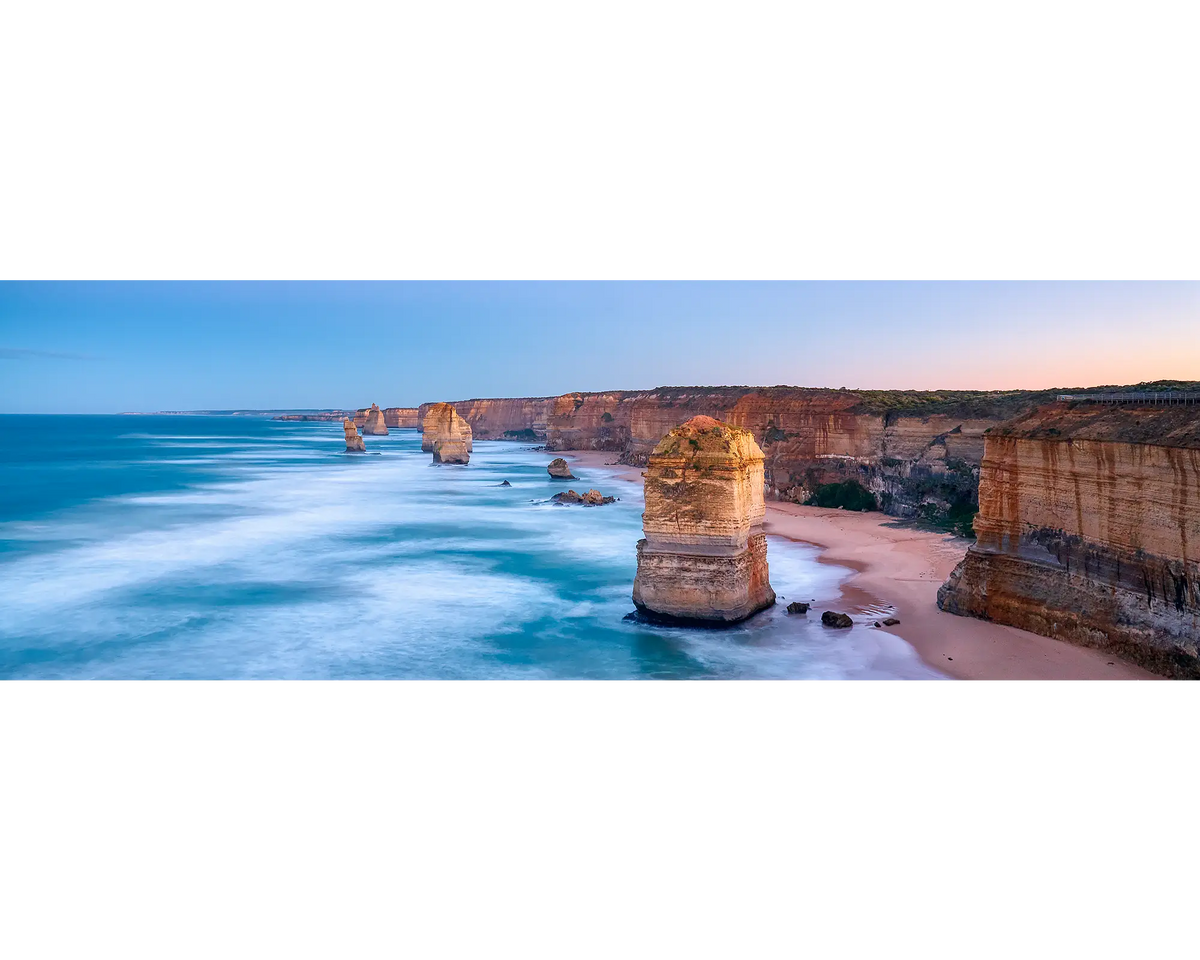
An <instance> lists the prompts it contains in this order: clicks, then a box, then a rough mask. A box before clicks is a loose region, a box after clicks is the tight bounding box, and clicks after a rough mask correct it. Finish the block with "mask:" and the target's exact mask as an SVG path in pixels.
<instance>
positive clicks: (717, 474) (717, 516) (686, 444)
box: [633, 416, 775, 624]
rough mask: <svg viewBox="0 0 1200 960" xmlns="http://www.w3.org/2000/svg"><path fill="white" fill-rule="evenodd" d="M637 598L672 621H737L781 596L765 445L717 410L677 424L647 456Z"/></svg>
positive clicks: (650, 612) (642, 607) (642, 608)
mask: <svg viewBox="0 0 1200 960" xmlns="http://www.w3.org/2000/svg"><path fill="white" fill-rule="evenodd" d="M645 495H646V510H645V513H644V514H643V515H642V529H643V530H644V532H645V534H646V536H645V539H643V540H640V541H639V542H638V546H637V556H638V567H637V577H636V579H635V580H634V585H633V602H634V604H635V605H636V606H637V608H638V610H639V612H641V613H642V614H643V615H645V616H649V617H651V618H655V619H662V620H667V621H682V622H689V621H695V622H704V623H718V624H719V623H734V622H737V621H739V620H744V619H745V618H746V617H749V616H751V615H752V614H754V613H756V612H758V611H759V610H762V609H763V608H765V607H768V606H770V605H771V604H773V603H774V602H775V592H774V591H773V590H772V589H771V584H770V580H769V577H768V570H767V543H766V538H765V537H764V536H763V533H762V521H763V515H764V513H765V510H766V507H765V504H764V502H763V454H762V450H760V449H759V447H758V444H757V443H755V442H754V438H753V437H752V436H751V435H750V433H749V432H747V431H745V430H741V429H739V428H737V427H734V426H731V425H729V424H727V423H721V422H719V421H717V420H714V419H712V418H711V417H705V416H698V417H693V418H692V419H690V420H688V421H687V422H686V423H684V424H682V425H680V426H677V427H675V428H673V429H672V430H671V431H670V433H668V434H667V436H666V437H664V438H663V439H662V440H661V441H660V442H659V443H658V445H657V446H656V447H655V448H654V451H653V453H652V454H651V456H650V457H649V461H648V465H647V470H646V481H645Z"/></svg>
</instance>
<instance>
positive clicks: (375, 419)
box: [362, 403, 388, 437]
mask: <svg viewBox="0 0 1200 960" xmlns="http://www.w3.org/2000/svg"><path fill="white" fill-rule="evenodd" d="M362 432H363V434H364V435H366V436H368V437H386V436H387V432H388V428H387V424H386V423H384V421H383V411H382V410H380V409H379V404H377V403H373V404H371V406H370V407H368V408H367V416H366V418H365V419H364V420H363V426H362Z"/></svg>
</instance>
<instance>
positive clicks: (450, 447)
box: [421, 403, 471, 463]
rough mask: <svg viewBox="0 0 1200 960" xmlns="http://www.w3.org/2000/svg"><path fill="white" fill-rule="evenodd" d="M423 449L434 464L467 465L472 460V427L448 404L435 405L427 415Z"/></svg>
mask: <svg viewBox="0 0 1200 960" xmlns="http://www.w3.org/2000/svg"><path fill="white" fill-rule="evenodd" d="M422 426H423V429H424V433H423V435H422V437H421V449H422V450H423V451H424V452H425V453H430V452H432V453H433V462H434V463H467V462H468V461H469V460H470V459H471V425H470V424H469V423H467V421H466V420H464V419H463V418H462V417H460V416H459V415H458V411H456V410H455V409H454V407H452V406H451V405H450V404H448V403H435V404H434V405H433V406H432V407H430V408H429V412H428V413H427V414H425V422H424V424H423V425H422Z"/></svg>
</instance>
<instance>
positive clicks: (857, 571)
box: [563, 451, 1161, 680]
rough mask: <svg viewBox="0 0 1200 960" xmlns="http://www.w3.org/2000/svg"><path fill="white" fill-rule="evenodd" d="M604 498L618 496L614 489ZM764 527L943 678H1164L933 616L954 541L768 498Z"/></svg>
mask: <svg viewBox="0 0 1200 960" xmlns="http://www.w3.org/2000/svg"><path fill="white" fill-rule="evenodd" d="M563 456H565V457H566V458H567V459H568V460H569V461H574V462H577V463H578V464H579V465H580V469H581V470H582V469H585V468H587V467H600V466H603V467H605V468H606V469H609V470H614V471H616V474H617V476H618V478H619V479H621V480H624V481H628V482H634V483H638V482H641V470H640V469H638V468H636V467H628V466H624V465H622V464H617V463H615V460H616V454H613V453H604V452H592V451H579V452H572V453H564V454H563ZM581 482H582V481H581ZM584 488H586V484H585V487H584ZM601 492H602V493H605V494H616V495H617V496H620V491H619V490H615V491H614V490H602V491H601ZM764 529H765V531H766V532H767V533H770V534H774V535H776V536H781V537H788V538H789V539H792V540H798V541H801V542H803V543H810V544H813V545H814V546H818V547H821V548H822V550H823V553H822V554H821V562H822V563H833V564H837V565H839V566H843V567H848V568H849V569H851V570H853V571H854V573H853V575H852V576H851V577H850V578H849V579H848V580H846V581H845V583H844V584H843V585H842V600H841V603H842V604H843V605H844V608H845V611H846V612H847V613H855V612H858V611H862V610H864V609H866V608H867V607H870V606H878V605H885V606H891V607H893V608H894V609H895V610H896V613H895V616H896V618H897V619H898V620H899V621H900V623H899V625H898V626H894V627H883V628H880V629H885V630H888V631H889V632H892V633H895V634H896V635H897V636H900V637H902V638H903V639H904V640H906V641H907V642H908V643H910V644H912V646H913V647H914V648H915V649H916V651H917V653H919V654H920V655H921V657H922V659H924V660H925V662H926V663H928V664H929V665H930V666H933V667H935V668H936V669H938V670H940V671H942V672H943V673H945V674H948V675H949V676H952V677H957V678H959V679H962V680H1157V679H1161V678H1160V677H1157V676H1156V675H1154V674H1152V673H1149V672H1147V671H1145V670H1143V669H1141V668H1140V667H1136V666H1134V665H1133V664H1130V663H1127V662H1125V661H1124V660H1121V659H1118V658H1116V657H1113V656H1110V655H1107V654H1103V653H1099V652H1097V651H1095V650H1088V649H1085V648H1083V647H1076V646H1072V645H1071V644H1069V643H1063V642H1062V641H1061V640H1054V639H1051V638H1050V637H1042V636H1038V635H1037V634H1034V633H1028V632H1027V631H1025V630H1018V629H1016V628H1015V627H1005V626H1001V625H999V624H995V623H987V622H986V621H983V620H974V619H972V618H970V617H958V616H954V615H953V614H950V613H945V612H943V611H941V610H939V609H938V607H937V590H938V587H939V586H941V584H942V583H943V582H944V581H945V579H946V578H947V577H948V576H949V575H950V571H951V570H953V569H954V567H955V565H956V564H957V563H958V561H959V560H961V559H962V557H963V554H964V553H965V552H966V549H967V541H966V540H964V539H962V538H961V537H955V536H951V535H949V534H943V533H934V532H929V531H924V530H916V529H913V528H912V527H909V526H905V525H901V524H897V522H896V521H895V519H894V518H892V517H888V516H885V515H884V514H882V513H854V512H850V511H846V510H826V509H822V508H821V507H803V506H799V505H798V504H792V503H776V502H773V501H768V502H767V518H766V523H765V525H764ZM854 629H876V628H874V627H865V628H864V627H855V628H854Z"/></svg>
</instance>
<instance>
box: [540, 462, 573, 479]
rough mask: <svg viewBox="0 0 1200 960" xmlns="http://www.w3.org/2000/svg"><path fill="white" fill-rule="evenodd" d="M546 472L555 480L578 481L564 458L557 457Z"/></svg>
mask: <svg viewBox="0 0 1200 960" xmlns="http://www.w3.org/2000/svg"><path fill="white" fill-rule="evenodd" d="M546 472H547V473H549V474H550V476H552V477H553V478H554V479H555V480H575V479H578V478H577V477H575V476H574V475H573V474H572V473H571V468H570V467H569V466H567V461H566V460H564V459H563V458H562V457H555V458H554V459H553V460H551V461H550V463H549V465H548V466H547V467H546Z"/></svg>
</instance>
